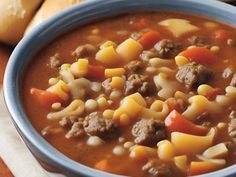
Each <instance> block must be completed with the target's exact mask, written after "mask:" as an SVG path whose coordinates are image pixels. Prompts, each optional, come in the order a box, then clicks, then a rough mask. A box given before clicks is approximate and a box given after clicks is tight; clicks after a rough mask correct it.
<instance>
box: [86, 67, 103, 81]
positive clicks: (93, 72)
mask: <svg viewBox="0 0 236 177" xmlns="http://www.w3.org/2000/svg"><path fill="white" fill-rule="evenodd" d="M104 72H105V67H103V66H92V65H89V66H88V74H87V78H88V79H91V80H104V79H105V74H104Z"/></svg>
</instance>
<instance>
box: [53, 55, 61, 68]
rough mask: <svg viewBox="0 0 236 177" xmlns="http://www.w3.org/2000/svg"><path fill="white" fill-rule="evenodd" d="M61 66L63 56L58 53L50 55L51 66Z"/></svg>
mask: <svg viewBox="0 0 236 177" xmlns="http://www.w3.org/2000/svg"><path fill="white" fill-rule="evenodd" d="M60 66H61V57H60V55H59V54H58V53H55V54H54V55H53V56H51V57H50V67H51V68H52V69H55V68H58V67H60Z"/></svg>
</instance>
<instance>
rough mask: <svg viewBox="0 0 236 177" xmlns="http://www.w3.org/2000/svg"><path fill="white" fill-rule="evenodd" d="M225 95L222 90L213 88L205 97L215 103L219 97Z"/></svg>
mask: <svg viewBox="0 0 236 177" xmlns="http://www.w3.org/2000/svg"><path fill="white" fill-rule="evenodd" d="M219 94H223V89H221V88H213V89H211V90H210V91H208V92H207V93H206V94H205V95H204V96H205V97H206V98H207V99H208V100H210V101H213V100H214V99H215V98H216V96H217V95H219Z"/></svg>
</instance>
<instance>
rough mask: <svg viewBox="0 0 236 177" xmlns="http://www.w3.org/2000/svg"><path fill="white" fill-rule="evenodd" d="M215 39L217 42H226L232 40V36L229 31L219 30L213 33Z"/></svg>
mask: <svg viewBox="0 0 236 177" xmlns="http://www.w3.org/2000/svg"><path fill="white" fill-rule="evenodd" d="M214 36H215V39H216V40H217V41H219V42H226V41H227V40H228V39H232V38H233V35H232V33H230V32H229V31H226V30H223V29H220V30H217V31H215V33H214Z"/></svg>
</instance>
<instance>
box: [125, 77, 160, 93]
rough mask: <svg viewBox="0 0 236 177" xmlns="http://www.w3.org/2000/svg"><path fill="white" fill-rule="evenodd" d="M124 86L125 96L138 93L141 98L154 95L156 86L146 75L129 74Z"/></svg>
mask: <svg viewBox="0 0 236 177" xmlns="http://www.w3.org/2000/svg"><path fill="white" fill-rule="evenodd" d="M125 85H126V86H125V95H130V94H132V93H135V92H139V93H140V94H141V95H142V96H150V95H153V94H155V93H156V86H155V84H154V82H153V81H152V80H149V78H148V76H147V75H141V74H131V75H130V76H129V77H128V79H127V81H126V84H125Z"/></svg>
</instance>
